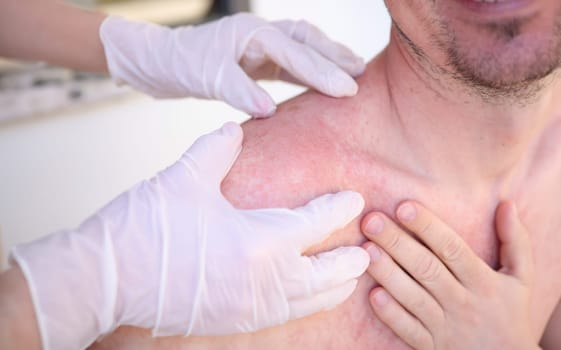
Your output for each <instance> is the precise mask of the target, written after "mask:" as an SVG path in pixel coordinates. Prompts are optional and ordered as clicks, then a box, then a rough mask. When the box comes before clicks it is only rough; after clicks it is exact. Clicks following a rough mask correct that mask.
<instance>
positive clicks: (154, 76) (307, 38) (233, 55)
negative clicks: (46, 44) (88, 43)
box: [100, 13, 365, 117]
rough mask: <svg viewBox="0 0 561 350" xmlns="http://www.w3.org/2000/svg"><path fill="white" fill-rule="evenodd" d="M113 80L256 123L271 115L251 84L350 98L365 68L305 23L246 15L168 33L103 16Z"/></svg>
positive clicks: (262, 92) (269, 102)
mask: <svg viewBox="0 0 561 350" xmlns="http://www.w3.org/2000/svg"><path fill="white" fill-rule="evenodd" d="M100 36H101V40H102V42H103V46H104V48H105V54H106V57H107V64H108V67H109V71H110V73H111V76H112V77H113V78H114V79H115V80H117V81H118V82H124V83H127V84H129V85H131V86H132V87H134V88H136V89H138V90H140V91H143V92H145V93H147V94H149V95H152V96H155V97H164V98H168V97H188V96H191V97H198V98H208V99H216V100H222V101H224V102H226V103H228V104H230V105H232V106H233V107H235V108H238V109H240V110H243V111H245V112H247V113H249V114H250V115H253V116H255V117H263V116H270V115H271V114H273V113H274V111H275V108H276V106H275V103H274V101H273V100H272V98H271V97H270V96H269V95H268V94H267V93H266V92H265V90H263V89H262V88H260V87H259V86H258V85H257V84H256V83H255V82H254V81H253V79H283V80H287V81H290V82H297V83H301V84H304V85H307V86H311V87H313V88H315V89H317V90H319V91H320V92H322V93H324V94H327V95H330V96H334V97H342V96H352V95H355V94H356V92H357V90H358V87H357V84H356V83H355V81H354V80H353V79H352V77H354V76H357V75H359V74H361V73H362V71H363V70H364V68H365V66H364V62H363V60H362V59H361V58H359V57H357V56H355V55H354V54H353V53H352V52H351V51H350V50H349V49H347V48H346V47H344V46H342V45H340V44H337V43H335V42H333V41H331V40H329V39H328V38H327V37H326V36H325V34H323V33H322V32H321V31H320V30H319V29H317V28H316V27H314V26H312V25H311V24H309V23H306V22H304V21H299V22H293V21H282V22H272V23H269V22H267V21H265V20H263V19H261V18H259V17H256V16H253V15H251V14H247V13H240V14H237V15H234V16H230V17H225V18H222V19H220V20H219V21H216V22H210V23H206V24H203V25H200V26H189V27H179V28H175V29H170V28H167V27H162V26H158V25H154V24H148V23H136V22H129V21H126V20H123V19H119V18H115V17H108V18H107V19H106V20H105V21H104V22H103V23H102V25H101V28H100Z"/></svg>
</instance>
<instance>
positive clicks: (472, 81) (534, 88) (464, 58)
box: [441, 13, 561, 105]
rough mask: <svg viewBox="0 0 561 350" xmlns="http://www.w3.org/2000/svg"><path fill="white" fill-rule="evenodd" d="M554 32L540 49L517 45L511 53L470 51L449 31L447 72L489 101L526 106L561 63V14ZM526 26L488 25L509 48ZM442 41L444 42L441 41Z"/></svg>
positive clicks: (518, 23) (510, 22)
mask: <svg viewBox="0 0 561 350" xmlns="http://www.w3.org/2000/svg"><path fill="white" fill-rule="evenodd" d="M556 18H557V21H556V23H555V25H554V33H553V36H552V38H551V39H550V41H549V42H547V43H545V44H542V47H540V48H538V49H534V48H528V47H523V46H521V45H518V47H516V48H515V50H512V51H511V52H508V50H507V51H506V54H505V53H504V52H496V51H494V52H477V53H473V52H469V49H466V48H463V47H461V46H460V45H459V42H458V40H457V38H456V37H455V36H454V34H453V32H451V31H449V30H447V26H446V24H442V26H441V28H442V29H443V32H445V33H447V38H446V41H445V43H444V45H443V48H444V49H445V50H446V56H447V64H446V66H447V67H446V69H445V71H446V72H448V73H449V74H450V75H451V76H452V78H453V79H454V80H456V81H459V82H460V83H461V84H462V85H464V86H466V87H467V88H468V89H469V90H470V91H472V92H474V93H476V94H477V95H479V96H480V97H482V98H483V99H484V100H485V101H486V102H493V103H501V104H502V103H515V104H522V105H526V104H528V103H531V102H532V101H534V100H535V99H536V98H537V97H538V96H539V95H540V92H541V91H543V89H544V87H545V86H547V85H548V84H549V83H550V82H551V81H552V80H553V76H554V73H555V72H556V70H557V68H559V66H560V65H561V13H560V14H559V15H558V16H556ZM523 25H524V23H523V21H521V20H512V21H509V22H505V23H501V24H493V25H489V26H488V27H487V28H486V30H488V31H489V32H490V33H491V34H492V35H494V36H495V39H496V40H497V41H498V42H499V43H500V44H503V45H505V46H507V47H508V45H509V44H512V45H517V44H516V43H515V40H516V39H517V37H518V36H519V35H520V32H521V28H522V26H523ZM441 43H442V42H441Z"/></svg>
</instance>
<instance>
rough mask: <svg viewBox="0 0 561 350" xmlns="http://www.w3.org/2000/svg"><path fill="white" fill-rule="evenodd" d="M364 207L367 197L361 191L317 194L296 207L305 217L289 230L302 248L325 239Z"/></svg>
mask: <svg viewBox="0 0 561 350" xmlns="http://www.w3.org/2000/svg"><path fill="white" fill-rule="evenodd" d="M363 208H364V199H363V198H362V196H361V195H360V193H358V192H353V191H342V192H338V193H335V194H326V195H323V196H320V197H318V198H315V199H313V200H311V201H310V202H308V204H306V205H305V206H303V207H300V208H296V209H294V212H295V213H296V214H297V215H298V216H299V217H300V218H301V220H298V221H297V225H298V227H294V228H293V229H292V230H291V232H290V233H289V235H290V237H288V239H289V240H291V241H292V242H296V244H297V245H298V246H299V247H300V248H301V249H302V250H305V249H306V248H308V247H310V246H312V245H314V244H317V243H321V242H322V241H324V240H325V239H326V238H327V237H329V236H330V235H331V234H332V233H333V231H335V230H338V229H341V228H343V227H345V226H346V225H347V224H348V223H349V222H351V220H353V219H354V218H356V217H357V216H358V215H359V214H360V213H361V212H362V209H363Z"/></svg>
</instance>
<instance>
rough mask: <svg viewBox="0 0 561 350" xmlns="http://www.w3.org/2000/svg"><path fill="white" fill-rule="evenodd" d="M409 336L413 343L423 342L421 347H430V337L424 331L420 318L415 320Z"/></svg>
mask: <svg viewBox="0 0 561 350" xmlns="http://www.w3.org/2000/svg"><path fill="white" fill-rule="evenodd" d="M408 333H409V334H408V336H407V338H408V339H409V340H410V341H411V342H412V343H413V344H422V345H421V347H420V348H421V349H429V348H428V347H427V345H428V344H429V343H430V338H429V337H428V336H427V334H426V333H425V332H423V326H422V325H421V322H419V321H418V320H416V321H415V323H414V326H413V327H411V328H409V330H408Z"/></svg>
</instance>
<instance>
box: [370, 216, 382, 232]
mask: <svg viewBox="0 0 561 350" xmlns="http://www.w3.org/2000/svg"><path fill="white" fill-rule="evenodd" d="M383 230H384V220H382V218H381V217H380V216H379V215H374V216H373V217H372V218H370V220H368V223H367V224H366V233H368V234H371V235H377V234H379V233H380V232H382V231H383Z"/></svg>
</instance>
